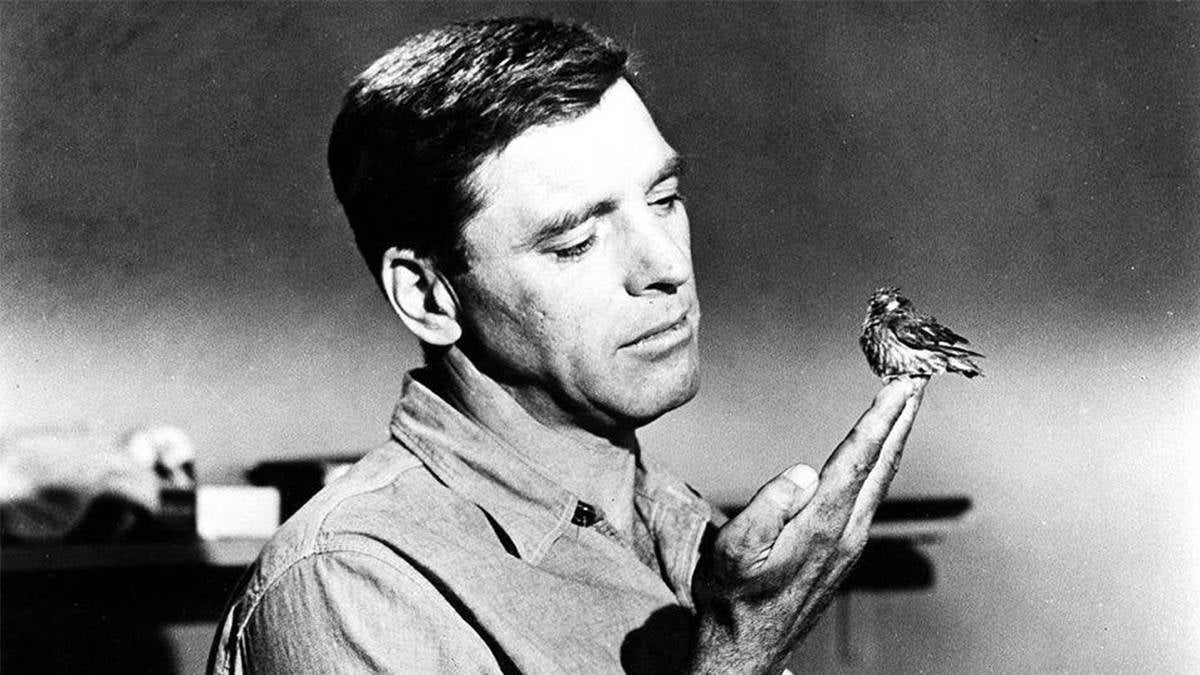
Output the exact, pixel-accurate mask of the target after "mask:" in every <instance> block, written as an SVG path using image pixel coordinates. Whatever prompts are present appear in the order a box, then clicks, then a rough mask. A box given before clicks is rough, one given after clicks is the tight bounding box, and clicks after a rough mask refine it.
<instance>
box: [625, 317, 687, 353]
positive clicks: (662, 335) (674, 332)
mask: <svg viewBox="0 0 1200 675" xmlns="http://www.w3.org/2000/svg"><path fill="white" fill-rule="evenodd" d="M688 317H689V313H688V312H684V313H683V314H682V315H681V316H680V317H679V318H677V319H674V320H673V321H670V322H669V323H662V324H659V325H658V326H655V327H654V328H651V329H650V330H648V331H646V332H644V333H642V334H641V335H639V336H638V337H636V338H634V339H633V340H631V341H629V342H627V343H625V344H624V345H622V347H625V348H629V349H639V350H642V349H645V350H650V351H660V350H668V349H671V348H674V347H677V346H679V345H681V344H684V343H686V342H687V341H688V340H690V339H691V337H692V326H691V322H690V321H689V318H688Z"/></svg>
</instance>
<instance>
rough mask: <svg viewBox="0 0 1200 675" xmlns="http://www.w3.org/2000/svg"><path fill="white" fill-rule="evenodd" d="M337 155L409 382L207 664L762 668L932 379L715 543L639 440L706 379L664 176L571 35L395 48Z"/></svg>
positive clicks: (462, 31)
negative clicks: (382, 429)
mask: <svg viewBox="0 0 1200 675" xmlns="http://www.w3.org/2000/svg"><path fill="white" fill-rule="evenodd" d="M329 161H330V169H331V174H332V176H333V180H334V184H335V188H336V190H337V194H338V197H339V199H340V200H341V202H342V204H343V205H344V207H345V210H346V214H347V216H348V218H349V220H350V223H351V226H352V227H353V229H354V232H355V236H356V239H357V242H358V245H359V247H360V249H361V250H362V252H363V255H364V257H365V258H366V260H367V262H368V264H369V266H370V267H371V269H372V272H373V274H374V275H375V276H376V279H377V280H378V281H379V283H380V286H381V287H382V288H383V290H384V293H385V294H386V296H387V298H388V300H389V301H390V304H391V306H392V308H393V310H394V311H395V312H396V314H397V316H398V317H399V318H400V320H401V321H402V322H403V323H404V325H405V327H406V328H407V329H408V330H409V331H410V332H411V333H413V334H414V335H415V336H416V337H417V338H418V339H419V340H420V341H421V343H422V345H423V346H424V349H425V357H426V366H425V367H424V368H422V369H420V370H417V371H414V372H412V373H410V374H409V375H408V377H407V378H406V380H405V383H404V386H403V394H402V396H401V399H400V402H399V404H398V405H397V408H396V412H395V415H394V417H393V420H392V423H391V426H390V431H391V436H392V438H391V440H390V441H389V442H388V443H387V444H386V445H385V446H384V447H382V448H379V449H378V450H376V451H374V452H373V453H371V454H370V455H368V456H367V457H366V458H365V459H363V460H362V461H361V462H359V463H358V464H357V465H356V466H355V467H354V468H353V469H352V470H351V471H350V472H349V473H348V474H347V475H346V476H344V477H343V478H341V479H339V480H338V481H336V482H335V483H334V484H332V485H330V486H329V487H327V488H326V489H325V490H323V491H322V492H321V493H320V494H318V495H317V496H316V497H314V498H313V500H312V501H310V502H309V503H308V504H307V505H306V506H305V507H304V508H303V509H302V510H301V511H300V512H299V513H297V515H296V516H295V517H293V518H292V519H291V520H289V522H288V523H287V524H285V525H284V526H283V527H282V528H281V529H280V531H279V533H278V534H277V536H276V537H275V538H274V539H273V540H272V542H271V543H270V544H269V545H268V546H267V548H266V549H265V551H264V552H263V555H262V557H261V558H260V559H259V561H258V562H257V563H256V565H255V567H254V569H253V570H252V571H251V574H250V575H249V576H248V578H247V579H246V581H245V582H244V584H243V587H242V588H241V589H240V590H239V594H238V596H237V598H236V599H235V602H234V604H233V606H232V607H231V609H230V611H229V612H228V614H227V616H226V618H225V621H224V623H223V625H222V627H221V630H220V632H219V634H218V636H217V642H216V644H215V645H214V652H213V655H212V659H211V663H210V666H211V670H213V671H214V672H217V673H235V672H244V671H252V672H267V673H273V672H333V671H337V672H356V671H374V672H546V673H558V672H619V671H622V670H624V671H626V672H684V671H691V672H765V671H770V670H775V671H778V670H779V669H780V668H781V667H782V663H783V660H784V659H785V658H786V657H787V654H788V653H789V651H790V650H791V649H792V648H793V647H794V646H795V644H796V643H797V642H798V641H799V640H800V639H801V638H802V637H803V635H804V634H805V633H806V631H807V630H808V629H809V628H810V627H811V625H812V624H813V622H814V621H815V620H816V618H817V616H818V615H819V614H820V612H821V611H822V609H823V608H824V606H825V605H826V603H827V602H828V601H829V599H830V597H831V595H832V593H833V592H834V590H835V589H836V587H837V585H838V583H839V582H840V580H841V579H842V577H843V576H844V574H845V573H846V571H847V570H848V568H849V567H850V565H851V564H852V563H853V561H854V559H855V558H856V556H857V555H858V553H859V552H860V551H861V549H862V546H863V545H864V543H865V540H866V535H867V527H868V525H869V523H870V519H871V516H872V514H873V512H874V510H875V508H876V506H877V505H878V503H879V501H880V499H881V498H882V495H883V493H884V491H885V489H886V487H887V485H888V483H889V482H890V480H891V477H892V475H893V473H894V472H895V469H896V465H897V462H898V460H899V456H900V452H901V449H902V447H903V444H904V440H905V437H906V435H907V433H908V430H909V428H910V426H911V424H912V421H913V417H914V415H915V413H916V410H917V407H918V406H919V402H920V395H921V389H922V387H921V385H922V384H923V382H919V381H914V380H900V381H897V382H893V383H891V384H888V385H887V386H885V387H884V388H883V390H882V391H881V392H880V394H879V396H878V397H877V398H876V399H875V401H874V403H873V404H872V406H871V408H870V409H869V410H868V411H867V412H866V413H865V414H864V415H863V417H862V418H861V419H860V420H859V422H858V424H857V425H856V426H855V428H854V430H853V431H851V433H850V435H849V436H848V437H847V438H846V440H845V441H844V442H843V443H842V444H841V445H840V446H839V447H838V448H837V449H836V450H835V451H834V453H833V455H832V456H831V457H830V459H829V461H828V463H827V464H826V465H825V467H824V469H823V470H822V472H821V474H820V479H819V481H818V477H817V474H816V472H815V471H813V470H812V469H810V468H808V467H806V466H803V465H800V466H796V467H793V468H791V469H788V470H787V471H785V472H784V473H782V474H781V475H780V476H779V477H777V478H775V479H774V480H772V481H771V482H769V483H768V484H767V485H765V486H764V487H763V488H762V489H761V490H760V491H759V492H758V494H757V495H756V496H755V497H754V499H753V500H752V501H751V503H750V504H749V505H748V506H747V508H746V509H745V510H744V511H743V512H742V513H741V514H739V515H738V516H737V517H736V518H734V519H733V520H731V521H729V522H727V523H722V519H721V518H720V516H719V515H718V514H716V513H714V512H713V511H712V510H711V509H710V508H709V506H708V505H707V504H706V503H705V502H704V501H703V500H702V499H701V498H699V497H698V496H697V495H696V494H695V493H694V492H692V491H691V490H690V489H689V488H688V487H687V486H686V485H684V484H683V483H681V482H680V481H678V480H677V479H675V478H673V477H671V476H669V475H667V474H666V473H664V472H662V471H661V470H658V469H656V468H655V467H654V466H653V465H652V464H651V463H650V462H649V461H648V460H647V459H646V458H645V457H643V455H642V452H641V449H640V447H639V445H638V441H637V437H636V435H635V432H636V430H637V429H638V428H639V427H641V426H643V425H645V424H647V423H648V422H650V421H652V420H654V419H656V418H657V417H659V416H660V415H662V414H663V413H665V412H667V411H669V410H671V409H673V408H675V407H678V406H680V405H682V404H684V403H686V402H687V401H688V400H690V399H691V398H692V397H693V396H694V395H695V393H696V390H697V387H698V382H699V380H698V360H697V351H696V349H697V348H696V334H697V330H698V322H699V318H700V312H699V304H698V302H697V298H696V290H695V281H694V278H693V275H692V264H691V257H690V243H689V230H688V218H687V214H686V211H685V209H684V206H683V203H682V198H681V193H680V178H681V162H680V159H679V156H678V155H677V154H676V152H675V151H674V150H673V149H672V148H671V146H670V145H669V144H668V143H667V142H666V141H665V140H664V139H663V137H662V136H661V134H660V133H659V131H658V129H657V128H656V126H655V125H654V122H653V120H652V119H651V116H650V114H649V113H648V112H647V109H646V107H645V105H644V104H643V102H642V100H641V97H640V96H639V94H638V91H637V89H636V86H635V84H634V80H633V77H632V76H631V74H630V73H629V72H628V71H627V68H626V53H625V52H624V51H623V50H621V49H620V48H619V47H617V46H616V45H614V44H612V43H611V42H610V41H608V40H605V39H603V38H600V37H597V36H595V35H594V34H592V33H590V32H588V31H587V30H585V29H583V28H580V27H577V26H571V25H565V24H561V23H556V22H552V21H546V20H538V19H501V20H488V21H478V22H471V23H466V24H461V25H455V26H450V27H446V28H442V29H438V30H434V31H430V32H428V33H425V34H422V35H419V36H416V37H414V38H411V39H410V40H408V41H407V42H405V43H404V44H402V45H401V46H400V47H398V48H397V49H395V50H393V51H392V52H390V53H389V54H387V55H385V56H384V57H383V58H381V59H380V60H379V61H377V62H376V63H375V64H374V65H372V66H371V67H370V68H369V69H368V70H367V71H366V72H364V73H363V74H362V75H361V76H360V77H359V78H358V79H357V80H356V81H355V82H354V84H353V85H352V86H351V89H350V91H349V93H348V94H347V97H346V100H345V104H344V106H343V109H342V112H341V114H340V116H339V118H338V120H337V122H336V124H335V127H334V131H333V135H332V138H331V141H330V149H329Z"/></svg>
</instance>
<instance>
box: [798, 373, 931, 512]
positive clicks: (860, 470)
mask: <svg viewBox="0 0 1200 675" xmlns="http://www.w3.org/2000/svg"><path fill="white" fill-rule="evenodd" d="M915 391H916V384H915V383H914V382H913V381H912V380H909V379H907V378H904V379H899V380H893V381H892V382H889V383H888V384H886V385H884V387H883V389H880V390H879V393H878V394H876V396H875V400H874V401H872V402H871V407H870V408H867V411H866V412H864V413H863V414H862V417H860V418H858V422H857V423H856V424H855V425H854V428H852V429H851V430H850V433H849V434H847V435H846V438H845V439H843V440H842V442H841V443H839V444H838V446H837V447H836V448H834V450H833V453H832V454H831V455H830V456H829V459H827V460H826V461H825V466H823V467H822V468H821V482H820V489H819V491H818V492H817V495H816V497H815V498H814V499H813V501H814V502H824V503H828V502H834V503H840V504H845V506H846V512H847V515H848V514H849V511H850V508H851V507H852V505H853V504H854V500H855V497H856V496H857V495H858V493H859V491H860V490H861V489H862V486H863V483H864V482H865V481H866V480H867V476H869V475H870V474H871V469H872V468H874V467H875V464H876V462H878V461H879V452H880V450H881V449H882V448H883V443H884V441H886V440H887V437H888V434H889V433H891V431H892V427H894V426H895V425H896V421H897V420H898V419H900V414H901V413H902V412H903V411H904V406H905V404H906V403H908V400H909V399H910V398H911V397H912V396H913V394H914V393H915Z"/></svg>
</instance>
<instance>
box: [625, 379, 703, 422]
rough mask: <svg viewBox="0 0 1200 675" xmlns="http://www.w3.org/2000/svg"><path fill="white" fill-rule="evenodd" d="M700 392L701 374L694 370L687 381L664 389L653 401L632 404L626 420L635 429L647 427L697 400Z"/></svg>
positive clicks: (628, 408) (640, 401)
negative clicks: (689, 402)
mask: <svg viewBox="0 0 1200 675" xmlns="http://www.w3.org/2000/svg"><path fill="white" fill-rule="evenodd" d="M699 391H700V373H699V371H698V370H694V369H693V370H692V371H691V373H690V374H689V376H688V377H687V379H685V380H683V381H681V382H679V383H678V384H677V385H675V386H673V387H669V388H663V389H662V390H660V391H659V393H658V395H656V396H654V397H653V398H652V399H648V400H638V401H634V402H631V405H629V406H628V407H627V409H626V419H627V421H628V423H629V424H630V426H633V427H635V428H636V427H643V426H646V425H647V424H650V423H651V422H653V421H654V420H656V419H658V418H660V417H662V416H663V415H665V414H667V413H669V412H671V411H672V410H674V409H676V408H678V407H680V406H682V405H684V404H686V403H687V402H688V401H691V400H692V399H693V398H696V394H697V393H698V392H699Z"/></svg>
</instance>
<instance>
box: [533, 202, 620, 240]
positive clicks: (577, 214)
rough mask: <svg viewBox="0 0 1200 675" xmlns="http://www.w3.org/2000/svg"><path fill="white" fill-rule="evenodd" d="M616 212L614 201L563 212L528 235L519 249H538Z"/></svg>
mask: <svg viewBox="0 0 1200 675" xmlns="http://www.w3.org/2000/svg"><path fill="white" fill-rule="evenodd" d="M616 210H617V203H616V202H615V201H613V200H611V199H604V200H601V201H599V202H596V203H595V204H592V205H591V206H588V207H587V208H584V209H579V210H577V211H564V212H563V213H560V214H558V215H555V216H551V217H550V218H548V219H547V220H546V221H545V222H544V223H542V225H541V226H540V227H538V228H537V230H536V231H535V232H534V233H533V234H531V235H529V237H528V238H527V239H526V240H525V241H524V243H523V244H521V246H520V247H521V248H528V249H534V248H538V247H539V246H542V245H544V244H545V243H546V242H548V241H551V240H553V239H554V238H555V237H559V236H562V235H564V234H566V233H567V232H570V231H571V230H573V229H575V228H577V227H579V226H580V225H582V224H583V223H585V222H587V221H588V219H590V218H596V217H598V216H603V215H605V214H608V213H612V212H613V211H616Z"/></svg>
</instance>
